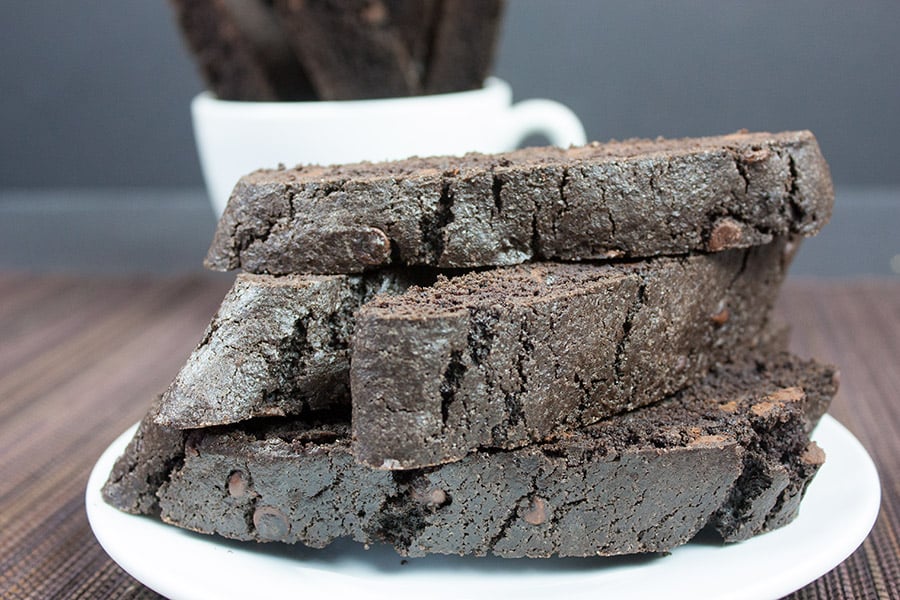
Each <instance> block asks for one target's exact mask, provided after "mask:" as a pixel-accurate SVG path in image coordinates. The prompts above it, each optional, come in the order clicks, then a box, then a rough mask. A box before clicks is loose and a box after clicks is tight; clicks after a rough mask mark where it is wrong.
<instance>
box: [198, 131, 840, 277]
mask: <svg viewBox="0 0 900 600" xmlns="http://www.w3.org/2000/svg"><path fill="white" fill-rule="evenodd" d="M833 202H834V192H833V189H832V185H831V177H830V174H829V171H828V166H827V165H826V164H825V161H824V159H823V158H822V155H821V153H820V151H819V146H818V144H817V143H816V139H815V137H813V135H812V134H811V133H809V132H808V131H801V132H787V133H778V134H771V133H738V134H734V135H727V136H721V137H709V138H698V139H682V140H662V139H659V140H631V141H625V142H610V143H607V144H596V143H595V144H590V145H587V146H583V147H580V148H569V149H567V150H563V149H559V148H528V149H524V150H518V151H515V152H510V153H507V154H497V155H479V154H469V155H466V156H464V157H436V158H411V159H408V160H403V161H397V162H388V163H376V164H370V163H361V164H354V165H344V166H335V167H318V166H304V167H297V168H294V169H279V170H262V171H256V172H255V173H251V174H250V175H247V176H245V177H243V178H241V180H240V181H239V182H238V183H237V185H236V186H235V188H234V192H233V193H232V196H231V199H230V200H229V203H228V206H227V208H226V209H225V212H224V214H223V215H222V218H221V219H220V220H219V224H218V229H217V231H216V234H215V238H214V240H213V243H212V246H211V247H210V249H209V253H208V254H207V257H206V265H207V266H208V267H210V268H212V269H215V270H229V269H236V268H241V269H244V270H245V271H252V272H256V273H271V274H283V273H353V272H361V271H364V270H367V269H372V268H376V267H382V266H385V265H388V264H406V265H431V266H436V267H447V268H455V267H482V266H498V265H514V264H519V263H522V262H525V261H528V260H539V259H562V260H583V259H596V258H610V257H649V256H656V255H672V254H685V253H688V252H696V251H702V252H717V251H721V250H725V249H728V248H747V247H750V246H754V245H759V244H763V243H767V242H769V241H771V240H772V239H773V237H775V236H778V235H783V234H788V233H799V234H802V235H805V236H808V235H813V234H815V233H816V232H817V231H818V230H819V228H820V227H822V226H823V225H824V224H825V223H826V222H827V221H828V219H829V217H830V215H831V207H832V204H833Z"/></svg>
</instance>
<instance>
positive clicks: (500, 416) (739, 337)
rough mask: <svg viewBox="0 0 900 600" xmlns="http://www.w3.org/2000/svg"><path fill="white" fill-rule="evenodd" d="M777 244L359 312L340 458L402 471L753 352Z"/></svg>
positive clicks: (540, 428) (482, 286)
mask: <svg viewBox="0 0 900 600" xmlns="http://www.w3.org/2000/svg"><path fill="white" fill-rule="evenodd" d="M787 245H788V243H787V240H785V239H778V240H776V241H774V242H772V243H770V244H768V245H765V246H758V247H754V248H751V249H738V250H729V251H725V252H720V253H716V254H709V255H694V256H689V257H681V258H658V259H650V260H647V261H642V262H633V263H632V262H625V263H617V264H601V265H596V264H589V263H573V264H560V263H532V264H529V265H522V266H516V267H508V268H502V269H492V270H488V271H483V272H476V273H469V274H466V275H462V276H459V277H455V278H452V279H449V280H448V279H443V278H441V279H439V280H438V282H437V283H436V284H434V285H433V286H430V287H428V288H419V287H413V288H410V289H409V290H407V291H406V292H405V293H403V294H399V295H395V296H390V297H385V296H381V297H377V298H375V299H373V301H372V302H370V303H368V304H366V305H365V306H364V307H363V308H362V309H361V310H360V312H359V315H358V319H357V326H356V331H355V334H354V337H353V346H352V354H353V361H352V363H351V367H350V386H351V397H352V400H351V402H352V407H353V434H354V440H355V445H354V453H355V454H356V456H357V459H358V460H360V461H362V462H363V463H365V464H366V465H368V466H370V467H375V468H382V469H410V468H417V467H424V466H428V465H435V464H441V463H445V462H451V461H454V460H459V459H461V458H463V457H464V456H466V455H467V454H469V453H470V452H472V451H473V450H475V449H477V448H498V447H499V448H514V447H517V446H523V445H525V444H528V443H532V442H536V441H540V440H542V439H545V438H546V437H547V436H550V435H553V434H555V433H557V432H559V431H564V430H570V429H573V428H578V427H581V426H583V425H586V424H589V423H592V422H595V421H597V420H598V419H600V418H602V417H606V416H609V415H612V414H617V413H621V412H625V411H628V410H632V409H634V408H636V407H639V406H645V405H647V404H650V403H652V402H655V401H657V400H660V399H662V398H663V397H665V396H667V395H669V394H671V393H673V392H675V391H677V390H679V389H681V388H683V387H685V386H687V385H689V384H691V383H693V382H696V381H697V380H699V379H700V378H701V377H703V375H704V374H705V373H706V371H707V370H708V369H709V368H710V366H712V365H713V364H714V363H715V362H717V361H722V360H728V359H729V358H731V357H732V356H734V355H736V354H739V353H740V354H742V353H744V352H746V350H747V349H748V348H753V347H758V346H759V345H760V344H762V343H765V339H764V337H765V334H766V331H767V327H768V318H769V312H770V310H771V307H772V305H773V303H774V301H775V298H776V295H777V291H778V288H779V285H780V283H781V281H782V279H783V276H784V273H785V268H786V262H785V260H784V255H785V249H786V247H787Z"/></svg>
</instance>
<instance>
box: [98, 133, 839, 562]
mask: <svg viewBox="0 0 900 600" xmlns="http://www.w3.org/2000/svg"><path fill="white" fill-rule="evenodd" d="M832 203H833V192H832V187H831V181H830V176H829V172H828V168H827V166H826V164H825V162H824V160H823V158H822V156H821V153H820V151H819V148H818V145H817V143H816V141H815V138H814V137H813V136H812V134H810V133H808V132H789V133H781V134H766V133H757V134H750V133H743V132H742V133H738V134H734V135H729V136H722V137H714V138H701V139H691V140H655V141H646V140H638V141H626V142H612V143H607V144H596V143H594V144H590V145H588V146H584V147H581V148H570V149H567V150H562V149H556V148H538V149H534V148H532V149H526V150H519V151H516V152H511V153H506V154H500V155H493V156H488V155H474V154H473V155H468V156H465V157H462V158H452V157H438V158H422V159H419V158H414V159H408V160H405V161H398V162H392V163H380V164H368V163H364V164H356V165H344V166H335V167H315V166H305V167H297V168H294V169H278V170H263V171H257V172H255V173H252V174H250V175H248V176H246V177H244V178H242V179H241V181H240V182H238V184H237V185H236V187H235V190H234V193H233V195H232V198H231V201H230V203H229V205H228V207H227V209H226V210H225V213H224V214H223V216H222V218H221V220H220V222H219V226H218V230H217V232H216V235H215V239H214V241H213V244H212V247H211V248H210V251H209V254H208V257H207V265H208V266H210V267H212V268H215V269H222V270H227V269H234V268H240V269H243V271H244V272H243V273H240V274H239V275H238V276H237V279H236V281H235V283H234V286H233V288H232V289H231V291H230V292H229V293H228V295H227V296H226V298H225V300H224V301H223V303H222V306H221V308H220V309H219V311H218V313H217V314H216V315H215V317H214V318H213V320H212V322H211V323H210V326H209V328H208V329H207V331H206V333H205V335H204V337H203V339H202V340H201V342H200V344H199V345H198V347H197V349H196V350H195V351H194V353H193V354H192V355H191V356H190V357H189V359H188V361H187V363H186V364H185V366H184V367H183V369H182V370H181V372H180V373H178V375H177V376H176V377H175V380H174V381H173V382H172V384H171V386H169V388H168V389H167V390H166V391H165V392H164V393H163V394H162V395H161V396H160V397H159V398H158V399H157V401H156V402H155V403H154V405H153V407H152V408H151V410H150V412H149V413H148V415H147V416H146V417H145V419H144V420H143V421H142V423H141V425H140V427H139V428H138V431H137V433H136V434H135V437H134V439H133V440H132V442H131V444H130V445H129V447H128V449H127V450H126V452H125V454H124V455H123V456H122V457H121V458H120V459H119V461H118V463H117V464H116V466H115V468H114V470H113V472H112V474H111V476H110V479H109V481H108V482H107V484H106V486H105V488H104V495H105V497H106V499H107V500H108V501H109V502H110V503H111V504H113V505H115V506H117V507H118V508H121V509H122V510H126V511H129V512H135V513H146V514H153V515H157V516H159V517H161V518H162V519H163V520H164V521H166V522H168V523H172V524H174V525H178V526H180V527H185V528H188V529H192V530H195V531H199V532H204V533H214V534H219V535H222V536H225V537H230V538H235V539H241V540H257V541H287V542H302V543H304V544H307V545H310V546H314V547H322V546H325V545H327V544H328V543H330V542H331V541H333V540H334V539H337V538H340V537H349V538H352V539H355V540H357V541H360V542H363V543H375V542H385V543H389V544H392V545H393V546H394V547H395V548H396V549H397V551H398V552H400V553H401V554H404V555H410V556H420V555H424V554H429V553H449V554H472V555H484V554H496V555H499V556H509V557H518V556H529V557H545V556H551V555H559V556H589V555H614V554H625V553H636V552H664V551H668V550H671V549H672V548H673V547H675V546H677V545H679V544H682V543H685V542H687V541H689V540H690V539H691V538H692V537H693V536H694V535H695V534H696V533H697V532H698V531H699V530H700V529H702V528H703V527H706V526H710V527H712V528H714V529H716V530H717V531H718V532H719V533H720V534H721V536H722V537H723V539H725V540H728V541H736V540H741V539H745V538H747V537H750V536H752V535H755V534H757V533H760V532H763V531H766V530H769V529H772V528H775V527H778V526H781V525H783V524H785V523H787V522H789V521H790V520H791V519H792V518H793V517H794V515H795V514H796V512H797V509H798V506H799V502H800V499H801V498H802V496H803V492H804V490H805V489H806V486H807V485H808V483H809V481H810V480H811V479H812V477H813V475H814V474H815V472H816V470H817V468H818V467H819V466H820V465H821V464H822V461H823V459H824V455H823V453H822V451H821V450H820V449H819V448H818V447H817V446H816V445H815V444H814V443H812V442H810V438H809V435H810V432H811V430H812V428H813V427H814V425H815V424H816V422H817V421H818V419H819V418H820V417H821V416H822V414H823V413H824V412H825V410H826V409H827V406H828V403H829V402H830V400H831V397H832V396H833V395H834V393H835V391H836V382H837V377H836V372H835V371H834V369H833V368H831V367H827V366H824V365H819V364H816V363H815V362H812V361H805V360H801V359H799V358H797V357H793V356H791V355H789V354H788V353H786V351H785V346H786V336H785V335H784V332H783V331H782V330H780V329H779V328H778V327H777V326H775V325H774V324H773V323H772V322H771V310H772V306H773V303H774V301H775V297H776V295H777V292H778V289H779V286H780V284H781V282H782V280H783V278H784V275H785V270H786V269H787V266H788V264H789V262H790V259H791V257H792V256H793V254H794V252H795V251H796V248H797V246H798V244H799V241H800V239H801V238H802V237H803V236H809V235H813V234H815V233H816V232H817V231H818V230H819V228H820V227H821V226H822V225H823V224H824V223H825V222H827V220H828V218H829V216H830V211H831V206H832Z"/></svg>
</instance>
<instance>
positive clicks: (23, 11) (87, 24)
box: [0, 0, 900, 272]
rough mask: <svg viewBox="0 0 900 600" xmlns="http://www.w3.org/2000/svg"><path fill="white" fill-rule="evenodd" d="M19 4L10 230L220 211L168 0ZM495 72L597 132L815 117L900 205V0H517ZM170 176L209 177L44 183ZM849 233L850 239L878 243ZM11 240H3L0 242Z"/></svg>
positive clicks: (3, 170)
mask: <svg viewBox="0 0 900 600" xmlns="http://www.w3.org/2000/svg"><path fill="white" fill-rule="evenodd" d="M4 12H5V14H4V17H3V20H2V21H0V132H2V138H0V139H2V141H0V218H2V222H0V224H2V226H3V227H5V229H4V230H3V231H0V233H4V232H5V233H6V234H8V233H9V230H13V229H14V230H15V231H13V232H12V235H14V236H15V235H22V236H24V235H26V233H20V234H16V233H15V232H16V231H25V230H26V229H27V227H26V225H27V223H30V222H32V221H34V222H35V223H46V222H47V221H46V220H44V221H41V220H40V215H41V214H42V213H43V212H53V213H54V214H57V215H58V214H59V213H60V211H61V210H63V211H64V210H66V209H67V207H68V209H69V210H71V209H72V205H73V204H75V203H80V204H78V206H79V207H81V208H79V210H81V209H82V208H83V211H87V210H88V208H84V207H85V206H86V205H85V204H84V203H85V202H87V204H89V205H91V206H96V205H97V204H98V203H99V204H100V205H101V206H104V207H107V208H108V209H109V207H113V208H111V209H110V210H113V211H116V210H119V211H121V210H123V207H135V206H137V207H139V208H140V210H143V211H148V210H149V211H151V212H152V211H153V210H155V209H153V208H152V207H157V208H159V210H163V208H165V207H169V208H171V205H173V204H177V205H178V206H181V207H183V206H186V205H191V202H195V203H196V205H191V206H194V209H193V210H195V211H196V212H197V215H195V217H192V218H197V219H201V220H202V223H203V224H202V225H197V226H196V227H195V229H196V230H197V231H203V232H205V231H206V229H201V228H211V224H210V223H211V219H212V217H211V213H209V212H208V210H207V209H206V208H205V206H203V200H202V194H201V193H199V188H200V186H201V185H202V183H201V177H200V171H199V166H198V163H197V159H196V155H195V151H194V146H193V139H192V134H191V127H190V121H189V116H188V102H189V100H190V98H191V97H192V96H193V95H194V94H195V93H197V92H198V91H200V90H201V89H202V83H201V81H200V79H199V77H198V76H197V73H196V71H195V69H194V65H193V63H192V62H191V60H190V58H189V56H188V54H187V52H186V51H185V49H184V47H183V44H182V42H181V40H180V38H179V35H178V32H177V31H176V29H175V26H174V23H173V19H172V17H171V13H170V10H169V7H168V5H167V3H166V2H165V1H164V0H143V1H130V2H128V1H124V2H123V1H118V2H113V1H110V0H103V1H101V0H41V1H40V2H32V1H28V0H12V1H10V2H5V3H4ZM495 72H496V74H497V75H499V76H500V77H503V78H505V79H507V80H508V81H510V83H511V84H512V85H513V88H514V90H515V92H516V95H517V97H518V98H527V97H539V96H545V97H552V98H555V99H557V100H560V101H562V102H564V103H566V104H568V105H569V106H571V107H572V108H573V109H574V110H575V111H576V112H577V113H578V114H579V115H580V116H581V117H582V119H583V121H584V123H585V125H586V128H587V130H588V134H589V136H590V137H591V138H594V139H600V140H604V139H609V138H624V137H632V136H650V137H653V136H656V135H665V136H683V135H704V134H715V133H725V132H730V131H734V130H737V129H739V128H742V127H746V128H748V129H763V130H782V129H799V128H808V129H812V130H813V131H814V132H815V133H816V134H817V136H818V138H819V141H820V143H821V145H822V148H823V151H824V152H825V155H826V157H827V158H828V159H829V162H830V163H831V166H832V172H833V175H834V179H835V182H836V183H837V185H838V186H839V189H840V190H850V192H848V193H850V195H851V196H852V195H853V194H854V193H856V192H854V191H853V190H857V191H858V190H859V189H861V188H860V187H859V186H878V191H877V193H876V194H875V195H874V196H873V195H872V194H867V193H862V194H857V196H858V197H859V198H863V199H862V200H860V202H862V204H860V205H859V206H863V205H866V206H868V204H872V205H874V206H876V208H875V209H872V210H876V212H877V211H878V210H881V211H882V213H878V215H879V216H877V217H875V221H876V222H877V223H878V224H882V225H881V226H882V227H883V228H884V227H885V226H884V225H883V223H884V219H885V218H888V219H892V218H893V219H895V218H896V214H897V207H900V194H897V193H896V190H895V188H896V189H900V169H898V168H897V167H896V166H895V163H896V161H897V159H896V152H895V150H894V143H895V140H896V139H898V138H900V117H898V114H897V110H898V109H897V107H898V106H900V2H896V1H895V0H883V1H878V0H856V1H853V2H848V1H846V0H781V1H775V0H755V1H753V2H739V1H738V0H681V1H671V0H668V1H662V0H653V1H650V0H645V1H641V0H634V1H629V2H626V1H624V0H622V1H617V2H614V1H602V2H601V1H595V0H554V1H551V0H510V2H509V5H508V8H507V13H506V19H505V23H504V28H503V32H502V37H501V40H500V46H499V49H498V55H497V61H496V68H495ZM173 187H174V188H179V189H180V190H193V191H194V194H193V195H191V194H190V193H187V195H186V196H185V195H184V194H182V192H179V194H182V195H178V196H177V197H178V198H179V201H178V202H177V203H174V202H172V201H171V199H170V198H167V197H165V195H164V194H160V193H155V194H154V193H134V192H133V191H132V192H129V193H128V194H119V193H116V192H114V191H110V192H108V193H98V194H95V195H94V196H92V195H91V194H89V193H88V194H85V193H79V194H69V195H65V194H63V195H60V194H55V195H54V194H52V193H51V194H47V193H43V192H42V193H41V194H39V195H38V196H34V194H29V191H33V190H35V189H36V188H40V189H43V190H47V189H48V188H50V189H60V188H62V189H66V190H73V189H76V190H77V189H82V190H97V189H106V190H120V189H122V188H128V189H132V190H133V189H134V188H146V189H156V190H159V189H160V188H173ZM865 189H870V188H869V187H866V188H865ZM92 197H96V198H97V199H95V200H92V201H88V199H89V198H92ZM188 197H190V198H193V200H186V198H188ZM876 197H877V200H874V199H873V198H876ZM35 198H37V199H35ZM32 199H34V200H32ZM35 203H36V204H35ZM42 203H43V204H42ZM117 203H118V204H117ZM866 203H868V204H866ZM148 204H150V205H152V207H151V208H148V207H147V205H148ZM840 204H841V202H840V198H839V205H840ZM35 206H37V208H35ZM878 207H880V208H878ZM169 208H166V210H169ZM128 210H131V209H128ZM83 211H82V212H83ZM885 211H886V212H885ZM157 212H158V211H157ZM846 212H847V213H848V214H850V213H855V212H858V211H857V210H856V207H854V209H853V210H849V207H848V209H847V210H846ZM201 213H202V214H201ZM154 214H155V213H154ZM871 214H875V213H870V215H871ZM59 218H60V219H61V221H62V222H63V223H68V224H69V225H70V226H71V221H68V220H66V219H65V218H63V217H59ZM123 218H124V217H123ZM162 218H165V217H162ZM29 219H32V221H29ZM836 221H837V220H836ZM895 225H898V224H897V223H896V222H894V223H893V225H891V227H890V228H889V229H885V230H884V231H882V232H881V233H878V232H876V233H875V234H874V235H875V238H876V239H878V240H879V241H878V244H879V245H881V244H882V242H883V243H885V244H888V245H890V244H892V243H893V244H894V246H893V249H891V250H890V251H889V252H888V250H885V252H887V254H886V256H893V255H894V254H900V247H897V244H896V237H897V236H896V230H895V229H894V226H895ZM858 229H859V231H860V232H862V234H863V235H867V237H869V238H871V237H872V235H873V234H872V233H871V232H867V231H866V230H865V229H864V227H863V225H862V224H861V223H860V224H859V225H858ZM192 231H193V230H192ZM84 235H89V234H84ZM203 235H207V234H205V233H204V234H202V235H201V237H202V236H203ZM850 235H851V234H850V233H845V234H842V238H841V240H840V241H841V242H842V243H844V244H845V245H846V244H848V243H852V244H865V243H872V242H871V240H868V241H866V240H856V239H850V238H849V237H848V236H850ZM853 235H856V234H853ZM2 237H3V236H0V239H2ZM7 237H8V236H7ZM79 239H80V240H81V243H82V245H84V243H85V242H84V239H82V238H79ZM837 243H838V240H836V242H835V244H836V246H835V247H837ZM14 252H17V250H16V248H15V247H13V246H12V242H11V241H9V240H7V241H6V242H0V258H2V257H4V256H5V257H9V256H12V253H14ZM10 260H11V259H8V258H7V259H6V260H5V263H3V262H0V266H2V265H3V264H9V263H10ZM878 260H879V261H880V262H879V264H882V265H887V261H886V260H882V259H881V258H879V259H878ZM13 262H14V261H13ZM832 262H833V261H832ZM884 269H886V267H884V266H883V267H882V268H881V270H884ZM864 271H865V270H864V269H863V270H861V272H864ZM876 271H878V270H877V269H876Z"/></svg>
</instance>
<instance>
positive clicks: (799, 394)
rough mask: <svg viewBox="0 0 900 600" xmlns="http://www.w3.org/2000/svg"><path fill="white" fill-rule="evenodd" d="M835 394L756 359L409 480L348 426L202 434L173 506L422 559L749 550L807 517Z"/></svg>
mask: <svg viewBox="0 0 900 600" xmlns="http://www.w3.org/2000/svg"><path fill="white" fill-rule="evenodd" d="M834 392H835V386H834V371H833V370H831V369H829V368H827V367H823V366H820V365H816V364H815V363H811V362H805V361H801V360H799V359H796V358H792V357H790V356H787V355H784V356H780V357H778V358H775V359H774V360H772V361H769V362H755V361H747V362H743V363H742V364H739V365H730V366H723V367H719V368H716V369H714V371H713V372H712V374H711V375H709V376H708V377H707V378H706V379H705V380H704V381H703V382H701V383H698V384H696V385H694V386H693V387H691V388H688V389H686V390H684V391H682V392H680V393H678V394H676V395H675V396H673V397H672V398H669V399H667V400H665V401H663V402H662V403H660V404H657V405H654V406H650V407H644V408H641V409H638V410H636V411H634V412H631V413H628V414H625V415H619V416H616V417H611V418H609V419H606V420H604V421H601V422H599V423H596V424H594V425H590V426H588V427H586V428H584V429H582V430H579V431H573V432H569V433H567V434H566V435H564V436H560V437H559V438H558V439H555V440H550V441H546V442H543V443H539V444H534V445H531V446H528V447H525V448H519V449H516V450H507V451H493V452H489V451H480V452H477V453H475V454H472V455H469V456H467V457H466V458H465V459H463V460H462V461H459V462H456V463H452V464H447V465H442V466H439V467H432V468H427V469H417V470H412V471H404V472H388V471H378V470H373V469H369V468H367V467H365V466H362V465H359V464H358V463H357V462H356V461H355V460H354V458H353V456H352V453H351V450H350V440H349V437H350V432H349V427H348V425H347V424H346V423H335V422H327V421H325V422H318V423H311V422H309V421H302V422H301V421H293V422H289V421H287V420H286V419H268V420H260V421H259V422H251V423H248V424H246V425H243V426H240V427H232V428H226V429H218V430H200V431H196V432H194V433H193V434H192V436H191V437H190V438H189V439H188V441H187V442H186V443H185V446H184V450H183V457H184V462H183V464H179V465H178V466H176V467H175V468H174V469H173V471H172V472H171V474H170V475H169V476H168V477H167V481H166V482H165V483H163V484H162V485H161V487H160V489H159V492H158V496H159V506H160V509H161V517H162V519H163V520H164V521H167V522H169V523H173V524H175V525H178V526H180V527H185V528H188V529H192V530H194V531H199V532H202V533H216V534H219V535H222V536H225V537H228V538H234V539H239V540H255V541H260V542H262V541H279V542H289V543H294V542H300V543H303V544H307V545H309V546H313V547H316V548H321V547H324V546H326V545H328V544H329V543H331V542H332V541H334V540H336V539H338V538H342V537H349V538H352V539H354V540H357V541H359V542H362V543H377V542H386V543H389V544H392V545H393V546H394V547H395V548H396V549H397V551H398V552H399V553H400V554H404V555H409V556H422V555H425V554H434V553H438V554H461V555H485V554H494V555H498V556H503V557H522V556H530V557H547V556H553V555H558V556H594V555H614V554H630V553H638V552H666V551H669V550H671V549H672V548H674V547H676V546H678V545H680V544H683V543H685V542H687V541H688V540H690V539H691V538H693V537H694V535H695V534H696V533H697V532H698V531H699V530H700V529H701V528H702V527H704V526H705V525H707V524H710V525H712V526H713V527H714V528H715V529H717V530H718V531H719V533H720V534H721V535H722V537H723V538H724V539H725V540H727V541H733V540H739V539H744V538H746V537H749V536H751V535H755V534H757V533H760V532H762V531H766V530H769V529H773V528H775V527H779V526H781V525H783V524H785V523H787V522H788V521H790V519H792V518H793V517H794V516H795V514H796V512H797V509H798V505H799V502H800V499H801V497H802V495H803V492H804V491H805V489H806V486H807V484H808V483H809V481H810V480H811V478H812V477H813V475H814V474H815V472H816V470H817V468H818V467H819V465H820V464H821V463H822V460H823V454H822V452H821V450H819V449H818V447H817V446H816V445H815V444H814V443H810V442H809V437H808V433H807V432H808V431H809V429H810V427H811V424H812V423H814V422H815V421H816V420H817V419H818V417H819V416H820V412H819V411H820V409H821V407H822V406H823V404H824V405H827V401H828V399H830V398H831V396H833V394H834ZM823 399H824V400H823Z"/></svg>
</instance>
